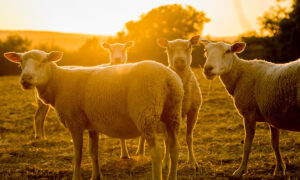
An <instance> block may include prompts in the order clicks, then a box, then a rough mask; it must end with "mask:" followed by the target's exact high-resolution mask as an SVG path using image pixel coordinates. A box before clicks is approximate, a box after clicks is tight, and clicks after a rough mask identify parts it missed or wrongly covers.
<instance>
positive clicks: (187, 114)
mask: <svg viewBox="0 0 300 180" xmlns="http://www.w3.org/2000/svg"><path fill="white" fill-rule="evenodd" d="M199 39H200V36H199V35H196V36H194V37H192V38H191V39H189V40H183V39H176V40H173V41H167V40H166V39H158V40H157V43H158V45H159V46H160V47H162V48H165V49H166V52H167V56H168V64H169V66H168V67H169V68H170V69H172V70H174V71H175V72H176V73H177V74H178V75H179V76H180V78H181V80H182V83H183V87H184V98H183V103H182V117H183V119H186V121H187V129H186V142H187V145H188V152H189V153H188V162H189V163H190V164H191V165H192V166H193V167H194V168H196V169H198V168H199V166H198V163H197V161H196V158H195V156H194V151H193V130H194V127H195V125H196V123H197V120H198V113H199V110H200V107H201V103H202V95H201V90H200V87H199V84H198V81H197V79H196V77H195V75H194V73H193V71H192V70H191V67H190V65H191V63H192V46H195V45H197V44H198V43H199ZM166 158H168V156H166ZM165 160H166V161H167V159H165Z"/></svg>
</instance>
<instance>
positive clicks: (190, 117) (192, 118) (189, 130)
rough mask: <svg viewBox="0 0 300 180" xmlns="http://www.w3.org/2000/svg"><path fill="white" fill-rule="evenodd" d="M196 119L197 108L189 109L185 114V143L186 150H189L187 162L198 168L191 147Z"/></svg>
mask: <svg viewBox="0 0 300 180" xmlns="http://www.w3.org/2000/svg"><path fill="white" fill-rule="evenodd" d="M197 119H198V110H191V111H190V112H189V113H188V114H187V126H186V143H187V145H188V150H189V155H188V162H189V163H190V164H191V165H192V166H193V167H194V168H196V169H199V166H198V163H197V161H196V158H195V156H194V149H193V131H194V127H195V125H196V123H197Z"/></svg>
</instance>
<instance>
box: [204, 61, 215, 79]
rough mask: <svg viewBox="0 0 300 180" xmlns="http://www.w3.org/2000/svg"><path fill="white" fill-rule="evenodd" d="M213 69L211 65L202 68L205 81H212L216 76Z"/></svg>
mask: <svg viewBox="0 0 300 180" xmlns="http://www.w3.org/2000/svg"><path fill="white" fill-rule="evenodd" d="M213 70H214V67H213V66H211V65H206V66H204V75H205V77H206V78H207V79H209V80H212V79H213V78H214V77H215V76H216V74H215V73H213Z"/></svg>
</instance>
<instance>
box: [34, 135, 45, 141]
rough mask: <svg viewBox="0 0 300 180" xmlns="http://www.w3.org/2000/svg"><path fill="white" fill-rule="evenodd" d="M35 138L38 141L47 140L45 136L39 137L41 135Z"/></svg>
mask: <svg viewBox="0 0 300 180" xmlns="http://www.w3.org/2000/svg"><path fill="white" fill-rule="evenodd" d="M34 138H35V139H36V140H41V139H45V137H44V136H39V135H35V136H34Z"/></svg>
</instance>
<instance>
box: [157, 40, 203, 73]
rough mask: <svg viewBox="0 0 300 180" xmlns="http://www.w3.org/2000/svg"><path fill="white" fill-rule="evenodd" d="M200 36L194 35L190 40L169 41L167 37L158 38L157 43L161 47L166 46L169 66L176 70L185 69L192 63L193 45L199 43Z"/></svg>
mask: <svg viewBox="0 0 300 180" xmlns="http://www.w3.org/2000/svg"><path fill="white" fill-rule="evenodd" d="M199 39H200V36H199V35H197V36H194V37H192V38H191V39H189V40H184V39H176V40H173V41H167V40H166V39H158V40H157V43H158V45H159V46H160V47H162V48H165V49H166V51H167V54H168V61H169V66H170V67H171V68H174V69H176V70H179V71H181V70H184V69H186V68H187V67H189V66H190V65H191V63H192V46H195V45H197V44H198V42H199Z"/></svg>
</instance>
